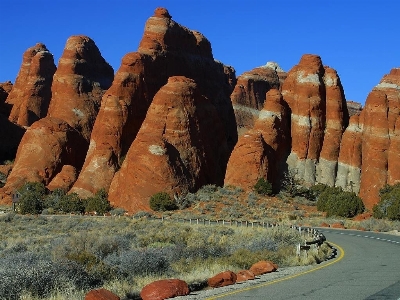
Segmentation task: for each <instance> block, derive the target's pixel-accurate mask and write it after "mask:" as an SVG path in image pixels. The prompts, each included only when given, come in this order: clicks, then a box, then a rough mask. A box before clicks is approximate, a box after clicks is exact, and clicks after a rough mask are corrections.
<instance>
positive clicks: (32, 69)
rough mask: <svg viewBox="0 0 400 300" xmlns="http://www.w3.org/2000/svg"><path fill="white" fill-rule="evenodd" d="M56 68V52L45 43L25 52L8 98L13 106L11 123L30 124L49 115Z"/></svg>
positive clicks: (8, 101) (8, 102) (10, 117)
mask: <svg viewBox="0 0 400 300" xmlns="http://www.w3.org/2000/svg"><path fill="white" fill-rule="evenodd" d="M55 71H56V66H55V64H54V59H53V55H52V54H51V53H50V52H49V50H48V49H47V48H46V46H45V45H44V44H40V43H39V44H36V45H35V46H33V47H31V48H29V49H28V50H26V51H25V53H24V55H23V60H22V65H21V69H20V71H19V73H18V76H17V79H16V81H15V84H14V86H13V88H12V90H11V92H10V94H9V96H8V97H7V104H9V105H12V110H11V113H10V116H9V120H10V121H11V122H13V123H16V124H18V125H21V126H30V125H31V124H32V123H33V122H35V121H37V120H39V119H41V118H43V117H45V116H46V115H47V110H48V107H49V103H50V99H51V84H52V81H53V75H54V73H55Z"/></svg>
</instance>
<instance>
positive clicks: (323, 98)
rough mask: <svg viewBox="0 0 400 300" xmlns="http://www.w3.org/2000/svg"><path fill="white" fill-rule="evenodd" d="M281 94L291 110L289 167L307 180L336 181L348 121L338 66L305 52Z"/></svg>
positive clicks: (307, 181)
mask: <svg viewBox="0 0 400 300" xmlns="http://www.w3.org/2000/svg"><path fill="white" fill-rule="evenodd" d="M282 94H283V97H284V99H285V101H287V103H288V104H289V106H290V108H291V110H292V116H291V117H292V126H291V136H292V150H291V153H290V155H289V157H288V159H287V164H288V168H289V170H292V171H293V172H294V173H295V174H296V176H297V178H298V179H300V180H302V181H303V182H304V183H305V184H308V185H312V184H315V183H316V182H321V183H326V184H329V185H333V184H334V182H335V170H336V164H337V157H338V154H339V145H340V141H341V134H342V132H343V130H344V129H345V127H346V125H347V122H348V112H347V106H346V102H345V99H344V94H343V88H342V86H341V83H340V80H339V77H338V75H337V73H336V71H335V70H333V69H331V68H329V67H325V68H324V67H323V66H322V61H321V58H320V57H319V56H317V55H310V54H306V55H303V57H302V58H301V60H300V63H299V64H298V65H297V66H295V67H293V68H292V69H291V70H290V71H289V73H288V77H287V78H286V80H285V82H284V84H283V87H282Z"/></svg>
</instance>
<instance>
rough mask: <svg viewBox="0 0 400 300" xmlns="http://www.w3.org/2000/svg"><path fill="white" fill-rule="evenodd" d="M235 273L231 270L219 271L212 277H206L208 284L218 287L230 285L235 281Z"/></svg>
mask: <svg viewBox="0 0 400 300" xmlns="http://www.w3.org/2000/svg"><path fill="white" fill-rule="evenodd" d="M236 279H237V275H236V274H235V273H234V272H232V271H225V272H221V273H219V274H217V275H215V276H214V277H211V278H209V279H208V286H210V287H213V288H218V287H222V286H226V285H231V284H234V283H235V282H236Z"/></svg>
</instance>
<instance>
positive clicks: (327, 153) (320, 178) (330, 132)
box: [316, 67, 349, 186]
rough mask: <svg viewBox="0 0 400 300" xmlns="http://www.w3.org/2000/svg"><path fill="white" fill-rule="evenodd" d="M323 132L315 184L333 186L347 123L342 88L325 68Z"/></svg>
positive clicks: (334, 72) (329, 70)
mask: <svg viewBox="0 0 400 300" xmlns="http://www.w3.org/2000/svg"><path fill="white" fill-rule="evenodd" d="M323 80H324V84H325V109H326V110H325V131H324V138H323V144H322V149H321V152H320V154H319V161H318V165H317V178H316V180H317V182H318V183H322V184H327V185H329V186H334V185H335V179H336V171H337V163H338V158H339V150H340V142H341V140H342V135H343V132H344V130H345V129H346V127H347V125H348V121H349V114H348V111H347V106H346V99H345V97H344V92H343V87H342V84H341V83H340V79H339V76H338V75H337V73H336V71H335V70H334V69H331V68H329V67H325V73H324V77H323Z"/></svg>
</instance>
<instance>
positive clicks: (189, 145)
mask: <svg viewBox="0 0 400 300" xmlns="http://www.w3.org/2000/svg"><path fill="white" fill-rule="evenodd" d="M223 126H224V124H223V120H222V119H221V118H220V116H219V114H218V111H217V109H216V107H215V105H214V104H213V103H212V101H210V100H209V99H208V98H206V97H205V96H204V95H203V94H202V90H201V89H200V87H199V85H197V83H196V82H195V81H194V80H192V79H189V78H186V77H183V76H176V77H170V78H169V80H168V83H167V84H166V85H165V86H163V87H162V88H161V89H160V90H159V91H158V93H157V94H156V95H155V96H154V99H153V102H152V104H151V105H150V108H149V110H148V113H147V115H146V119H145V121H144V122H143V124H142V127H141V128H140V130H139V132H138V134H137V136H136V139H135V141H134V142H133V143H132V146H131V147H130V149H129V151H128V153H127V156H126V158H125V160H124V162H123V164H122V167H121V169H120V171H118V172H117V174H116V175H115V177H114V179H113V181H112V183H111V186H110V190H109V199H110V202H111V203H112V204H113V205H116V206H121V207H124V208H125V209H127V210H129V211H138V210H149V199H150V197H151V196H152V195H153V194H155V193H157V192H161V191H166V192H169V193H170V194H171V195H173V194H175V193H177V194H181V193H185V192H188V191H193V190H196V189H198V188H199V187H201V186H203V185H205V184H207V183H209V182H215V183H216V184H219V185H222V183H223V179H224V175H225V166H226V163H227V160H228V157H229V153H230V152H229V151H228V149H229V148H228V145H227V142H226V140H225V141H224V131H223Z"/></svg>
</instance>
